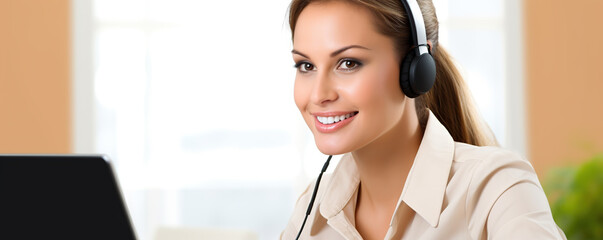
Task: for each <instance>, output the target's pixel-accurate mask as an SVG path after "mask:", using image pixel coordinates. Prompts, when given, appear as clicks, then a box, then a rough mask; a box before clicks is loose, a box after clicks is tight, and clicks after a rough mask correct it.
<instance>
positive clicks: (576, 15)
mask: <svg viewBox="0 0 603 240" xmlns="http://www.w3.org/2000/svg"><path fill="white" fill-rule="evenodd" d="M524 19H525V25H524V26H525V29H524V31H525V50H526V67H525V69H526V101H527V112H528V116H527V117H528V120H527V124H526V129H527V136H528V143H529V146H528V149H529V152H530V158H531V160H532V161H533V164H534V167H535V168H536V170H537V171H538V172H539V175H540V176H541V177H542V173H543V172H545V171H546V170H548V169H549V168H550V167H551V166H556V165H563V164H565V163H568V162H579V161H582V160H584V159H585V158H587V157H590V156H592V155H593V154H595V153H596V152H603V26H602V23H603V1H595V0H577V1H561V0H524Z"/></svg>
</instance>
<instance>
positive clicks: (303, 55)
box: [291, 45, 371, 59]
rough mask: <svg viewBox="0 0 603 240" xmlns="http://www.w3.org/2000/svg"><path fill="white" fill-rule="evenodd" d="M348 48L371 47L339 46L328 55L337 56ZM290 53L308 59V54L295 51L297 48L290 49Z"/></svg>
mask: <svg viewBox="0 0 603 240" xmlns="http://www.w3.org/2000/svg"><path fill="white" fill-rule="evenodd" d="M350 48H361V49H365V50H371V49H369V48H367V47H363V46H360V45H350V46H346V47H342V48H340V49H338V50H336V51H334V52H332V53H331V55H330V56H331V57H335V56H337V55H338V54H340V53H342V52H344V51H346V50H348V49H350ZM291 53H294V54H297V55H301V56H302V57H305V58H308V59H309V57H308V56H306V55H305V54H303V53H301V52H300V51H297V50H295V49H293V50H291Z"/></svg>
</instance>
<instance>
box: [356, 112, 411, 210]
mask: <svg viewBox="0 0 603 240" xmlns="http://www.w3.org/2000/svg"><path fill="white" fill-rule="evenodd" d="M406 105H407V106H406V107H407V109H406V110H405V111H404V114H403V117H402V118H403V119H401V121H400V122H399V123H398V124H397V125H396V126H394V128H393V129H391V131H388V133H386V134H385V135H383V136H381V137H380V138H379V139H377V140H376V141H374V142H372V143H371V144H369V145H367V146H365V147H363V148H362V149H359V150H357V151H354V152H352V155H353V157H354V160H355V162H356V165H357V166H358V172H359V175H360V183H361V184H360V189H359V194H358V200H359V202H362V204H366V205H364V206H366V207H369V208H373V210H374V211H378V212H384V213H385V212H389V213H390V217H391V214H393V210H394V209H395V208H396V205H397V201H398V198H399V197H400V194H401V193H402V189H403V188H404V183H405V181H406V177H407V176H408V172H409V171H410V168H411V166H412V164H413V161H414V158H415V156H416V154H417V151H418V149H419V145H420V144H421V140H422V138H423V129H421V127H420V125H419V120H418V117H417V114H416V112H415V111H414V104H406ZM408 105H411V106H408Z"/></svg>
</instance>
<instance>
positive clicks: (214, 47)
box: [0, 0, 603, 239]
mask: <svg viewBox="0 0 603 240" xmlns="http://www.w3.org/2000/svg"><path fill="white" fill-rule="evenodd" d="M434 3H435V5H436V9H437V14H438V17H439V20H440V32H441V34H440V37H441V39H440V42H441V44H442V46H444V47H446V48H447V49H448V50H449V51H450V52H451V54H452V55H453V56H454V57H455V60H456V62H457V63H458V65H459V67H460V69H461V71H462V73H463V75H464V76H465V78H466V81H467V82H468V84H469V86H470V88H471V90H472V93H473V96H474V99H475V100H476V102H477V105H478V107H479V110H480V112H481V114H482V116H483V117H484V118H485V119H486V121H487V122H488V123H489V125H490V127H491V128H492V130H493V131H494V133H495V135H496V136H497V138H498V140H499V142H500V143H501V144H502V145H503V146H504V147H506V148H510V149H513V150H515V151H517V152H519V153H521V154H522V155H524V156H526V157H527V158H528V159H529V160H530V161H531V162H532V164H533V165H534V167H535V169H536V171H537V173H538V174H539V177H540V178H541V181H545V179H546V178H547V177H548V176H553V177H552V178H553V179H555V180H557V181H556V182H555V181H552V182H553V183H552V184H550V185H551V186H552V187H551V188H550V189H552V190H550V191H551V192H553V191H554V192H555V194H553V195H551V196H549V201H551V204H552V205H553V206H557V205H556V204H557V203H556V201H560V202H563V204H568V203H567V202H568V201H569V200H567V199H564V196H566V195H568V194H569V193H567V192H569V191H571V190H572V189H576V187H575V186H573V185H572V184H570V182H572V180H571V179H572V177H574V176H577V175H576V174H578V172H580V171H578V170H575V169H576V168H577V167H578V166H579V165H580V164H585V163H586V162H589V160H591V159H595V160H596V159H599V158H600V157H595V156H597V154H599V153H601V152H603V124H601V122H602V119H603V106H601V104H602V103H603V94H601V90H602V89H603V81H602V80H603V67H601V63H602V61H601V60H600V59H598V57H600V56H602V55H603V47H602V45H601V42H603V31H602V30H601V27H600V23H601V22H603V15H602V14H601V13H600V12H601V11H603V2H601V1H595V0H578V1H572V2H571V4H568V3H569V2H567V1H560V0H549V1H544V0H524V1H522V0H507V1H505V0H487V1H485V0H456V1H450V0H434ZM288 4H289V1H286V0H280V1H244V0H236V1H193V0H170V1H167V0H50V1H39V0H37V1H36V0H0V114H1V115H0V153H102V154H107V155H108V156H109V157H110V158H111V159H112V160H113V163H114V166H115V168H116V171H117V174H118V177H119V180H120V182H121V185H122V190H123V192H124V195H125V199H126V201H127V204H128V206H129V209H130V212H131V216H132V219H133V222H134V224H135V227H136V230H137V232H138V235H139V237H140V238H141V239H161V237H162V236H164V237H165V236H169V234H170V233H171V232H170V231H172V230H175V231H181V232H183V231H184V232H187V231H188V232H187V233H191V234H192V232H194V231H205V230H209V231H224V232H238V233H241V232H242V233H250V234H251V236H255V238H256V239H275V238H277V237H278V235H279V234H280V231H281V230H282V229H283V228H284V227H285V225H286V223H287V221H288V219H289V215H290V214H291V212H292V209H293V205H294V203H295V200H296V197H297V196H298V195H299V194H300V192H301V191H302V190H303V189H304V188H305V186H306V185H307V184H308V183H309V182H310V181H311V179H313V178H315V177H316V175H317V174H318V172H319V171H320V167H321V166H322V164H323V161H324V160H325V159H324V156H323V155H322V154H320V152H318V151H317V150H316V147H315V145H314V142H313V138H312V136H311V133H310V132H309V130H308V129H307V127H306V126H305V124H304V122H303V120H302V119H301V117H300V115H299V113H298V111H297V108H296V107H295V104H294V102H293V80H294V76H295V69H294V68H293V67H292V66H293V61H292V59H291V54H290V51H291V46H292V45H291V41H290V31H289V26H288V21H287V7H288ZM597 161H598V160H597ZM332 165H333V166H334V164H332ZM333 168H334V167H331V170H330V171H332V169H333ZM560 169H561V170H560ZM564 169H565V170H564ZM568 169H569V170H568ZM550 172H553V173H550ZM601 175H603V174H601ZM594 176H599V175H597V174H594ZM549 178H551V177H549ZM560 179H561V180H563V181H559V180H560ZM599 180H600V178H599ZM546 182H547V183H548V182H549V181H546ZM589 182H591V183H594V184H595V185H594V189H598V191H599V193H601V194H603V192H602V191H601V187H602V185H601V184H603V182H601V181H599V182H596V181H589ZM545 185H547V186H548V184H545ZM592 188H593V187H586V189H592ZM547 189H549V188H547ZM547 191H549V190H547ZM588 191H591V190H588ZM589 194H590V195H589ZM593 194H594V195H593ZM589 196H590V198H591V199H597V198H598V197H600V196H601V195H597V193H593V192H592V191H591V192H589V193H588V194H587V198H588V197H589ZM566 200H567V201H566ZM564 201H565V202H564ZM571 201H573V202H574V203H569V204H570V205H571V204H574V205H572V206H574V207H575V205H579V203H581V202H583V201H581V200H580V198H578V200H571ZM571 201H569V202H571ZM593 204H594V203H593ZM599 205H600V204H599ZM583 208H585V207H583ZM564 209H566V210H567V207H566V208H564ZM554 210H555V207H554ZM599 210H603V209H600V208H599ZM570 212H572V211H570ZM574 212H575V211H574ZM591 214H592V212H591ZM560 216H561V215H556V216H555V217H556V219H557V222H558V224H560V225H561V227H562V228H564V225H562V223H561V222H560V221H565V222H567V221H570V220H567V219H566V220H560V219H562V218H563V216H561V217H560ZM599 216H600V215H599ZM600 219H603V218H599V221H601V220H600ZM570 222H571V221H570ZM591 222H592V221H591ZM563 224H565V223H563ZM166 229H167V230H166ZM564 229H565V228H564ZM566 232H567V230H566ZM166 234H167V235H166ZM240 236H248V235H245V234H242V235H240ZM572 236H573V235H572ZM568 237H570V234H569V233H568ZM602 237H603V235H602ZM252 238H253V237H252Z"/></svg>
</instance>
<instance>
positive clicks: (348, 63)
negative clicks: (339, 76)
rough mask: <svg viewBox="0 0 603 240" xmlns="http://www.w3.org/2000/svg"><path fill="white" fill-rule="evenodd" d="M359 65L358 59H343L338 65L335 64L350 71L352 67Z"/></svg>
mask: <svg viewBox="0 0 603 240" xmlns="http://www.w3.org/2000/svg"><path fill="white" fill-rule="evenodd" d="M360 65H361V64H360V62H358V61H355V60H350V59H344V60H342V61H341V62H340V63H339V66H337V68H338V69H342V70H346V71H350V70H354V69H356V68H358V67H360Z"/></svg>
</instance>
